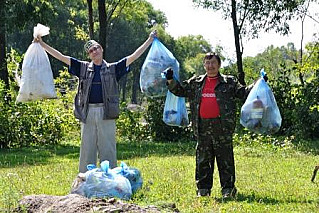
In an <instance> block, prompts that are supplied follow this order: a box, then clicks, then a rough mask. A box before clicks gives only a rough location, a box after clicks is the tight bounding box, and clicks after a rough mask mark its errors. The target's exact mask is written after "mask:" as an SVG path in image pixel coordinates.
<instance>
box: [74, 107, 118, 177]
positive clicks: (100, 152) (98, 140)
mask: <svg viewBox="0 0 319 213" xmlns="http://www.w3.org/2000/svg"><path fill="white" fill-rule="evenodd" d="M115 131H116V125H115V120H103V105H102V104H90V105H89V111H88V116H87V119H86V123H81V148H80V165H79V171H80V172H86V171H87V167H86V166H87V165H88V164H95V165H96V163H97V157H98V158H99V160H100V162H102V161H104V160H108V161H109V162H110V168H114V167H116V164H117V158H116V140H115Z"/></svg>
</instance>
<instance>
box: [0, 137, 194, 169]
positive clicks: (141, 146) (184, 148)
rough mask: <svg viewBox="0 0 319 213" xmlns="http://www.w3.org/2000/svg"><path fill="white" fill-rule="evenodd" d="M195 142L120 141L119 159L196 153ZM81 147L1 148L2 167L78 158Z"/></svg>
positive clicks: (0, 166) (0, 161) (0, 162)
mask: <svg viewBox="0 0 319 213" xmlns="http://www.w3.org/2000/svg"><path fill="white" fill-rule="evenodd" d="M194 147H195V143H194V142H183V143H182V142H176V143H160V142H122V141H121V142H118V143H117V156H118V159H130V158H136V157H149V156H162V157H164V156H175V155H194V153H195V148H194ZM79 155H80V147H79V146H77V145H69V144H66V145H56V146H44V147H28V148H19V149H3V150H0V168H13V167H17V166H21V165H37V164H47V163H48V162H49V161H50V162H52V160H51V159H52V158H56V157H62V158H66V159H78V158H79Z"/></svg>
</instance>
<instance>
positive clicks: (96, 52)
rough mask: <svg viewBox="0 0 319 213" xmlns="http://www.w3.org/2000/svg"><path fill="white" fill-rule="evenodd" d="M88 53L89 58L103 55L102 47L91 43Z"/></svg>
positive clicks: (92, 58)
mask: <svg viewBox="0 0 319 213" xmlns="http://www.w3.org/2000/svg"><path fill="white" fill-rule="evenodd" d="M88 54H89V56H90V58H91V60H94V59H97V58H100V57H103V51H102V47H101V46H100V45H98V44H96V45H93V46H92V47H90V49H89V50H88Z"/></svg>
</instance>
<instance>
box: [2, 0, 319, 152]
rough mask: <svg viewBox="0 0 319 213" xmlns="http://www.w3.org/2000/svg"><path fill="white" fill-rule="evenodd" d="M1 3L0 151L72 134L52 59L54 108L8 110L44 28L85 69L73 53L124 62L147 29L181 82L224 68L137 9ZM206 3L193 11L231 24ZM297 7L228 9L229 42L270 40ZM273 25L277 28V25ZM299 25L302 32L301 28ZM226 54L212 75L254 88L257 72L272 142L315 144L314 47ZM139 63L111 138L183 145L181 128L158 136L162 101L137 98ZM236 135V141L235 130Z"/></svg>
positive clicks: (67, 100) (67, 86)
mask: <svg viewBox="0 0 319 213" xmlns="http://www.w3.org/2000/svg"><path fill="white" fill-rule="evenodd" d="M2 2H3V3H1V4H2V5H0V6H1V7H0V8H1V14H2V15H1V19H3V21H1V30H0V35H1V38H2V39H1V41H0V43H1V45H0V46H1V55H0V58H1V70H0V74H1V75H0V77H1V79H2V84H1V90H0V95H1V102H0V107H1V109H3V110H1V112H0V118H1V120H2V122H1V124H0V125H1V128H0V145H1V147H2V148H10V147H20V146H26V145H32V144H33V145H35V144H47V143H52V144H55V143H58V142H59V140H61V139H62V138H63V136H65V135H68V133H69V132H70V131H72V130H76V129H78V123H77V121H76V120H75V119H74V118H73V117H72V100H73V97H74V93H75V90H76V87H77V85H76V83H77V81H76V79H75V78H74V77H72V76H69V74H68V73H67V67H64V65H63V64H62V63H61V62H59V61H57V60H56V59H54V58H52V57H50V60H51V65H52V70H53V72H54V77H55V84H56V89H57V91H58V92H59V98H58V100H54V101H52V100H51V101H40V102H38V103H27V104H22V103H19V104H16V103H15V100H16V96H17V92H18V89H19V86H18V79H19V76H21V66H22V61H23V57H24V53H25V51H26V49H27V47H28V46H29V45H30V43H31V41H32V34H33V27H34V26H35V25H36V24H37V23H42V24H44V25H46V26H49V27H50V28H51V30H50V34H49V35H48V36H46V37H44V39H45V40H46V42H47V43H49V44H50V45H52V46H53V47H55V48H56V49H58V50H60V51H61V52H62V53H64V54H66V55H70V56H72V57H75V58H78V59H82V60H86V59H88V58H87V55H86V54H85V52H84V51H83V44H84V43H85V41H87V40H88V39H90V38H91V39H96V40H98V41H99V42H100V43H101V44H102V45H103V46H104V49H105V50H106V51H105V59H106V60H107V61H110V62H112V61H116V60H119V59H121V58H122V57H124V56H126V55H129V54H130V53H132V52H133V51H134V50H135V49H136V48H137V47H138V46H139V45H140V44H141V43H142V42H143V41H144V40H145V39H146V38H147V36H148V34H149V32H150V31H151V30H152V29H157V30H158V32H159V38H160V40H161V41H162V42H163V43H164V45H165V46H166V47H167V48H168V49H169V50H170V51H171V52H172V53H173V54H174V56H175V57H176V58H177V60H178V61H179V62H180V73H181V79H182V80H184V79H187V78H189V77H191V76H192V75H194V74H200V73H203V72H204V70H203V66H202V62H201V60H202V57H203V54H205V53H206V52H209V51H215V52H218V53H219V54H220V55H221V56H222V58H223V59H224V61H227V60H228V59H227V58H226V55H227V54H225V52H223V47H221V46H216V47H213V46H211V44H209V42H208V41H206V40H205V39H204V38H203V37H202V36H201V35H187V36H182V37H179V38H177V39H174V38H173V37H172V36H170V35H169V34H168V33H166V32H165V26H166V25H167V24H168V23H167V20H166V17H165V14H163V13H162V12H161V11H157V10H154V8H153V7H152V5H151V4H150V3H148V2H147V1H143V0H139V1H137V0H135V1H133V0H121V1H61V0H54V1H49V2H48V1H29V0H28V1H27V0H25V1H18V2H17V1H2ZM215 3H216V2H215ZM215 3H211V4H209V3H207V2H206V3H205V2H204V1H194V4H195V5H196V4H197V5H199V6H203V7H208V8H212V10H218V9H223V10H224V11H225V12H224V13H225V16H228V17H229V18H231V19H233V16H234V14H233V12H231V10H230V9H231V8H232V7H231V8H228V10H226V9H227V7H230V6H233V5H225V4H222V3H221V4H219V6H218V7H217V6H216V4H215ZM307 3H309V2H308V1H292V2H291V3H290V4H284V5H281V6H280V8H278V7H279V6H278V5H277V4H275V5H271V2H266V3H264V5H260V3H258V1H256V2H255V3H254V1H252V3H251V4H250V5H246V7H244V6H245V5H244V4H245V3H244V2H238V3H237V10H236V11H237V13H238V14H237V16H239V17H243V16H242V15H240V13H244V14H246V19H243V18H238V23H237V22H236V23H237V25H234V26H235V32H238V34H236V33H235V34H234V35H235V36H238V38H242V37H244V36H246V37H249V36H250V37H253V36H258V32H260V31H261V30H262V29H263V28H262V27H264V26H267V27H268V28H269V29H276V30H278V33H287V30H288V29H289V26H287V24H285V21H286V20H287V19H289V18H288V16H289V17H290V18H293V17H295V18H298V17H304V16H305V14H306V12H307V11H306V6H307ZM267 4H268V5H267ZM261 6H263V7H261ZM266 6H267V8H268V11H264V13H263V14H260V13H259V11H261V10H262V9H263V8H265V7H266ZM271 9H272V10H271ZM228 11H229V12H228ZM212 12H213V11H212ZM302 12H304V13H302ZM228 13H229V14H228ZM256 13H258V14H256ZM280 13H282V14H285V16H281V19H280V17H278V16H276V14H277V15H279V14H280ZM267 14H271V16H273V17H269V18H268V19H267V20H266V21H264V23H263V26H261V22H262V21H261V20H262V17H261V15H263V16H266V15H267ZM235 15H236V14H235ZM256 17H259V18H256ZM253 18H255V19H253ZM279 19H280V21H281V25H279V24H278V21H279ZM17 20H19V21H17ZM236 20H237V19H236ZM233 21H234V20H233ZM300 21H301V22H302V19H300ZM278 28H279V29H278ZM314 38H315V39H314V40H315V41H316V38H318V35H314ZM235 40H237V39H235ZM317 41H318V39H317ZM239 44H241V43H239ZM236 50H238V54H237V59H238V60H237V62H236V63H235V64H232V63H230V64H229V65H227V66H226V67H224V68H223V69H222V73H224V74H232V75H235V76H238V78H239V80H240V81H241V82H242V83H243V84H245V83H247V84H249V83H251V82H253V81H254V80H256V79H257V78H258V76H259V70H260V69H262V68H264V69H265V71H266V72H267V74H268V76H269V85H270V86H271V88H272V90H273V92H274V95H275V97H276V100H277V104H278V106H279V109H280V111H281V114H282V117H283V122H282V128H281V130H280V132H279V133H277V134H278V135H281V136H292V135H293V136H295V137H300V138H302V139H314V138H316V137H319V113H318V111H319V104H318V98H319V94H318V93H319V91H318V67H319V63H318V62H319V59H318V58H319V57H318V55H319V45H318V42H312V43H308V44H306V48H305V49H298V48H297V47H295V46H294V44H292V43H288V44H287V45H286V46H282V47H274V46H269V47H268V48H267V49H265V50H264V52H263V53H261V54H258V55H256V56H255V57H246V58H243V59H242V58H241V55H242V50H243V47H241V46H239V47H238V48H237V42H236ZM145 56H146V53H145V54H144V56H143V57H141V58H140V59H139V60H138V61H137V62H135V63H134V64H133V65H132V66H131V70H132V71H131V73H130V74H129V75H127V76H126V77H125V78H124V79H121V82H120V88H121V101H122V103H123V104H122V108H123V109H122V112H123V113H122V116H121V118H120V119H119V120H118V128H119V137H128V138H137V139H139V140H146V139H152V140H160V141H161V140H168V141H174V140H177V139H184V138H190V135H191V132H190V131H191V130H190V129H188V128H186V131H185V129H182V128H177V127H169V126H166V125H165V124H164V123H163V122H162V120H161V116H162V109H163V104H164V100H165V97H163V98H152V99H151V98H147V97H145V96H144V95H143V94H141V92H140V89H139V73H140V69H141V66H142V64H143V62H144V59H145ZM243 77H244V78H243ZM61 103H63V104H61ZM130 104H135V105H138V106H139V108H138V109H139V110H135V111H134V112H132V111H130V110H129V109H128V108H127V106H128V105H130ZM239 106H240V104H239ZM57 108H59V110H57ZM132 126H134V128H132ZM238 131H243V132H244V133H246V131H245V130H243V129H242V128H241V126H240V125H239V124H238ZM76 132H77V131H76ZM167 133H173V134H167ZM174 135H176V137H174ZM168 136H169V137H168ZM181 136H183V137H181Z"/></svg>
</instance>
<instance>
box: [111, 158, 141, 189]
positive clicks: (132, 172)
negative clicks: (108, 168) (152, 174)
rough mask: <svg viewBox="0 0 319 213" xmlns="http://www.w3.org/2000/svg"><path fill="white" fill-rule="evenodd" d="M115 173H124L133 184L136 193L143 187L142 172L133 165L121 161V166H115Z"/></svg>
mask: <svg viewBox="0 0 319 213" xmlns="http://www.w3.org/2000/svg"><path fill="white" fill-rule="evenodd" d="M112 171H113V172H114V173H115V174H118V175H122V176H124V177H126V178H127V179H128V180H129V181H130V184H131V188H132V193H133V194H134V193H135V192H136V191H137V190H138V189H140V188H142V185H143V179H142V176H141V172H140V171H139V170H138V169H136V168H132V167H128V166H127V165H126V164H125V163H124V162H121V166H120V167H115V168H114V169H112Z"/></svg>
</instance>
